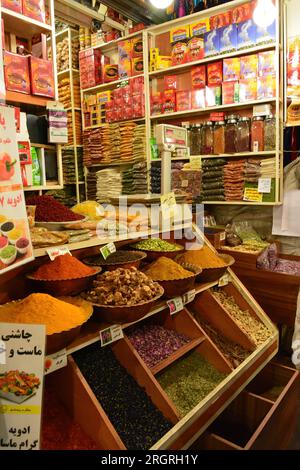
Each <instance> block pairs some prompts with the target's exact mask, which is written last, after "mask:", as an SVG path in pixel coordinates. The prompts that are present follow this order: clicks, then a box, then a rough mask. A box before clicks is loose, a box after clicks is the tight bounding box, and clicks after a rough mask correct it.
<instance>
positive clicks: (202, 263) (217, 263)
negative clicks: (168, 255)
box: [179, 245, 226, 269]
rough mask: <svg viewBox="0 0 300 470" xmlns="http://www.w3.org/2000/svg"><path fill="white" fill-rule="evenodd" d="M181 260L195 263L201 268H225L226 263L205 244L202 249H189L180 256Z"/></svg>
mask: <svg viewBox="0 0 300 470" xmlns="http://www.w3.org/2000/svg"><path fill="white" fill-rule="evenodd" d="M179 261H180V262H182V263H183V262H185V263H191V264H195V265H196V266H198V267H199V268H202V269H204V268H223V267H224V266H226V263H225V262H224V260H223V259H222V258H220V257H219V256H218V255H217V254H215V253H214V252H213V251H212V250H211V249H210V248H209V247H208V246H206V245H204V246H203V248H201V249H200V250H187V251H186V252H185V253H183V255H181V256H180V258H179Z"/></svg>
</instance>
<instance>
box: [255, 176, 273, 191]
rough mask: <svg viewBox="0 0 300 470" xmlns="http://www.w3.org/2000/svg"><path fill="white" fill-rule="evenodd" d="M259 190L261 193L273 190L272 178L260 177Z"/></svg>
mask: <svg viewBox="0 0 300 470" xmlns="http://www.w3.org/2000/svg"><path fill="white" fill-rule="evenodd" d="M258 192H259V193H270V192H271V178H258Z"/></svg>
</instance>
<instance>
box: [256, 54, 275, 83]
mask: <svg viewBox="0 0 300 470" xmlns="http://www.w3.org/2000/svg"><path fill="white" fill-rule="evenodd" d="M265 75H276V56H275V52H274V51H266V52H260V53H259V54H258V76H259V77H264V76H265Z"/></svg>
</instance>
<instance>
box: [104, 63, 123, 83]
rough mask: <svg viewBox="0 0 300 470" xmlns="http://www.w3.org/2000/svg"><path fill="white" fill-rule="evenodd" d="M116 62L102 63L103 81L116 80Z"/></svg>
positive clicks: (117, 76)
mask: <svg viewBox="0 0 300 470" xmlns="http://www.w3.org/2000/svg"><path fill="white" fill-rule="evenodd" d="M118 70H119V68H118V64H111V65H104V67H103V83H110V82H115V81H117V80H118V78H119V75H118Z"/></svg>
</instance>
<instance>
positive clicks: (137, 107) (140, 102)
mask: <svg viewBox="0 0 300 470" xmlns="http://www.w3.org/2000/svg"><path fill="white" fill-rule="evenodd" d="M132 114H133V115H132V117H133V118H140V117H143V116H145V96H144V93H134V94H133V95H132Z"/></svg>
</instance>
